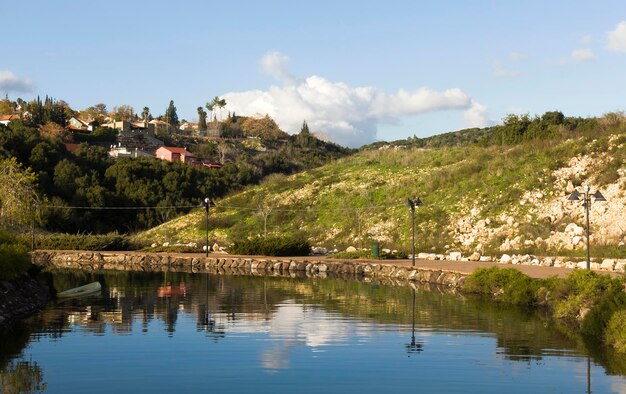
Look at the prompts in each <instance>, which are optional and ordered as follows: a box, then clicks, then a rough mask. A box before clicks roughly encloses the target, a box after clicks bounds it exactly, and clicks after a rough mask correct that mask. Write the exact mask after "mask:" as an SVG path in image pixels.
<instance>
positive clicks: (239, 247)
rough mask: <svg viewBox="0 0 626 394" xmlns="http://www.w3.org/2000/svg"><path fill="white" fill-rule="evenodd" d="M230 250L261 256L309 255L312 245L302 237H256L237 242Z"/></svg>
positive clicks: (236, 252) (234, 252)
mask: <svg viewBox="0 0 626 394" xmlns="http://www.w3.org/2000/svg"><path fill="white" fill-rule="evenodd" d="M230 252H231V253H233V254H245V255H261V256H308V255H309V254H310V253H311V245H310V244H309V242H308V241H306V240H303V239H300V238H290V237H267V238H263V237H256V238H251V239H246V240H243V241H237V242H235V244H234V245H233V246H232V247H231V248H230Z"/></svg>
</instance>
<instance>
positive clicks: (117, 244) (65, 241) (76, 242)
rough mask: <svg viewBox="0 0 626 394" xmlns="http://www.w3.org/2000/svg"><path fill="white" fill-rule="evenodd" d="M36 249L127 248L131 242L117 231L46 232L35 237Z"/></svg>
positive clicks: (129, 247)
mask: <svg viewBox="0 0 626 394" xmlns="http://www.w3.org/2000/svg"><path fill="white" fill-rule="evenodd" d="M35 243H36V245H37V248H38V249H52V250H129V249H131V244H130V241H129V239H128V237H126V236H125V235H120V234H117V233H110V234H103V235H93V234H46V235H39V236H37V237H36V239H35Z"/></svg>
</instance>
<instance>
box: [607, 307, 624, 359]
mask: <svg viewBox="0 0 626 394" xmlns="http://www.w3.org/2000/svg"><path fill="white" fill-rule="evenodd" d="M624 327H626V310H624V309H622V310H620V311H617V312H615V313H614V314H613V316H611V320H609V322H608V324H607V327H606V333H605V336H604V341H605V342H606V343H607V344H608V345H610V346H612V347H613V348H615V350H617V351H618V352H620V353H626V330H624Z"/></svg>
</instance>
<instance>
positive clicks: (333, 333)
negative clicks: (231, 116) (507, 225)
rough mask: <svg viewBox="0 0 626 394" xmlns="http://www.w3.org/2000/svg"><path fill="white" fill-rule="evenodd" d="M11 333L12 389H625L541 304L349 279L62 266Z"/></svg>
mask: <svg viewBox="0 0 626 394" xmlns="http://www.w3.org/2000/svg"><path fill="white" fill-rule="evenodd" d="M42 280H46V281H47V282H48V284H49V285H51V286H53V287H54V288H55V289H57V290H58V291H62V290H66V289H68V288H72V287H76V286H80V285H83V284H86V283H89V282H92V281H95V280H97V281H99V282H100V283H101V284H102V290H101V292H100V293H98V294H96V295H92V296H87V297H83V298H76V299H68V300H64V301H56V302H54V303H51V304H50V305H49V306H48V307H47V308H46V309H45V310H43V311H41V312H40V313H37V314H36V315H33V316H32V317H30V318H29V319H27V320H25V321H23V322H22V323H20V324H18V325H17V326H15V327H13V329H12V330H11V331H9V332H7V333H5V334H3V335H2V336H0V385H2V390H0V392H4V393H9V392H10V393H13V392H46V393H113V392H122V393H123V392H132V393H135V392H150V393H161V392H163V393H165V392H167V393H181V392H238V393H294V392H298V393H381V392H383V393H384V392H388V393H392V392H393V393H395V392H442V393H454V392H458V393H465V392H480V393H501V392H507V393H518V392H519V393H528V392H557V393H558V392H561V393H585V392H588V388H589V387H591V392H594V393H605V392H622V393H625V392H626V379H625V378H624V375H625V374H626V360H625V358H624V357H620V356H617V355H615V354H613V353H612V352H610V351H607V350H606V349H603V348H598V347H593V346H589V345H586V344H584V343H583V342H582V341H581V340H580V339H578V338H576V337H575V336H570V335H568V333H567V330H566V329H564V328H562V327H558V326H556V325H555V323H554V322H551V321H550V320H549V319H547V318H546V317H545V316H542V314H541V313H537V312H532V311H525V310H522V309H518V308H514V307H511V306H509V305H499V304H497V303H493V302H488V301H481V300H479V299H474V298H467V297H463V296H461V295H458V294H453V293H452V291H451V290H447V289H441V288H437V287H434V286H425V287H417V288H411V287H409V286H388V285H380V284H376V283H364V282H357V281H344V280H338V279H290V278H279V277H246V276H213V275H209V274H189V273H173V272H167V273H139V272H103V273H88V272H82V271H62V272H61V271H59V272H54V273H46V274H44V277H43V278H42Z"/></svg>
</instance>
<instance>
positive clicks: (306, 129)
mask: <svg viewBox="0 0 626 394" xmlns="http://www.w3.org/2000/svg"><path fill="white" fill-rule="evenodd" d="M300 134H302V135H309V134H311V132H310V131H309V125H308V124H307V123H306V120H305V121H304V122H302V128H301V129H300Z"/></svg>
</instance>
